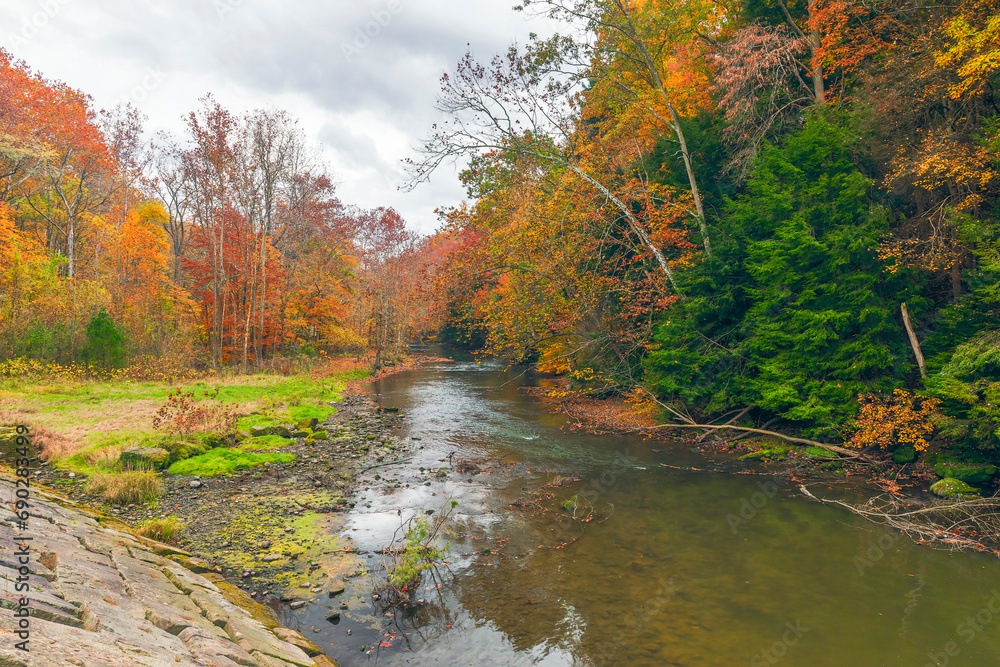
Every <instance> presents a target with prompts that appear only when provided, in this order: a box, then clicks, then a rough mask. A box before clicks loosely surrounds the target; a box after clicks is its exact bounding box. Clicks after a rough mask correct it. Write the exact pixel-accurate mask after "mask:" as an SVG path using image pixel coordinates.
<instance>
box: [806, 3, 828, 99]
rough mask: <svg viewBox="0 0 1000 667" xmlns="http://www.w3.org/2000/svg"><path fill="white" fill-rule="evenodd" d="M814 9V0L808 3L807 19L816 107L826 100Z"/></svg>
mask: <svg viewBox="0 0 1000 667" xmlns="http://www.w3.org/2000/svg"><path fill="white" fill-rule="evenodd" d="M815 8H816V0H810V1H809V18H810V21H809V23H810V25H811V28H810V30H809V50H810V51H812V59H811V62H810V64H811V65H812V80H813V95H815V96H816V101H815V103H816V106H822V105H823V104H824V103H825V100H826V87H825V85H824V84H823V65H822V63H821V62H820V59H819V52H820V49H822V48H823V41H822V39H820V36H819V30H817V29H816V27H815V24H814V23H813V21H812V17H813V12H814V10H815Z"/></svg>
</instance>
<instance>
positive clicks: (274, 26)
mask: <svg viewBox="0 0 1000 667" xmlns="http://www.w3.org/2000/svg"><path fill="white" fill-rule="evenodd" d="M514 2H515V0H291V1H288V0H286V1H285V2H280V1H277V0H3V2H2V3H0V45H3V47H4V48H6V49H7V50H8V51H10V52H11V53H12V54H13V55H14V56H15V57H17V58H20V59H23V60H25V61H27V63H28V64H29V65H30V66H31V67H33V68H34V69H36V70H38V71H41V72H42V73H43V74H44V75H45V76H46V77H48V78H50V79H58V80H61V81H65V82H66V83H68V84H69V85H71V86H73V87H74V88H78V89H80V90H83V91H84V92H87V93H89V94H90V95H92V96H93V98H94V102H95V106H96V107H98V108H111V107H113V106H115V105H116V104H117V103H118V102H122V101H129V100H131V101H132V102H133V103H135V104H136V105H137V106H138V107H139V108H140V109H141V110H142V111H143V112H144V113H145V114H146V115H147V116H148V117H149V121H148V124H147V129H148V130H150V131H159V130H167V131H171V132H173V133H175V134H180V133H181V132H182V129H183V127H182V122H181V117H182V115H183V114H185V113H186V112H188V111H191V110H193V109H195V108H196V107H197V105H198V98H200V97H202V96H203V95H205V94H206V93H208V92H211V93H212V94H213V95H215V97H216V98H217V99H218V100H219V101H220V102H221V103H222V104H223V105H224V106H226V107H228V108H229V109H230V110H232V111H245V110H250V109H253V108H258V107H268V106H274V107H279V108H284V109H287V110H289V111H290V112H292V113H293V114H295V115H296V116H297V117H298V118H299V119H300V120H301V121H302V124H303V127H304V128H305V130H306V132H307V133H308V134H309V135H310V136H311V137H312V138H313V139H314V140H315V141H316V142H317V143H319V144H322V146H323V147H324V152H325V155H326V158H327V161H328V162H329V164H330V165H331V167H332V169H333V171H334V174H335V176H336V179H337V181H338V182H339V184H340V186H339V194H340V197H341V199H343V200H344V201H345V202H347V203H350V204H356V205H359V206H362V207H366V208H368V207H374V206H381V205H384V206H393V207H395V208H396V209H397V210H399V211H400V212H401V213H402V214H403V216H404V217H405V218H406V219H407V220H408V221H409V223H410V224H411V226H412V227H413V228H415V229H418V230H420V231H423V232H430V231H433V229H434V228H435V227H436V224H437V223H436V219H435V216H434V213H433V211H434V209H435V208H436V207H438V206H442V205H445V206H447V205H455V204H457V203H459V202H460V201H461V199H462V195H463V191H462V188H461V187H460V185H459V184H458V181H457V178H456V175H455V173H454V171H453V170H451V169H450V168H448V169H442V170H441V171H440V172H439V173H438V174H436V176H435V177H434V178H433V180H432V181H431V182H430V183H429V184H424V185H421V186H420V187H419V188H417V189H416V190H415V191H413V192H410V193H405V192H400V191H399V190H398V189H397V188H398V186H399V184H400V183H401V182H402V181H403V179H404V175H403V172H402V169H401V165H400V160H401V159H402V158H405V157H407V156H408V155H410V154H411V151H412V147H413V146H415V145H417V143H418V142H419V140H420V139H421V137H423V136H424V135H425V134H426V133H427V131H428V130H429V128H430V126H431V124H432V123H434V122H436V121H437V120H438V119H439V118H438V115H437V113H436V112H435V110H434V99H435V95H436V93H437V91H438V80H439V78H440V76H441V74H443V73H444V72H445V71H451V70H452V69H453V68H454V65H455V63H456V62H457V61H458V59H459V58H460V57H461V56H462V54H463V53H464V52H465V51H466V49H467V48H470V46H471V48H472V50H473V52H474V53H475V54H476V55H477V56H478V57H480V58H483V59H488V58H489V56H491V55H492V54H494V53H496V52H500V51H502V50H504V48H505V47H506V46H507V45H508V44H509V43H510V42H512V41H520V42H524V41H525V40H526V39H527V36H528V34H529V33H530V32H537V33H542V34H544V33H546V32H548V31H549V30H550V29H551V25H550V24H547V23H546V22H545V21H544V20H542V19H529V18H528V17H526V16H525V15H523V14H521V13H517V12H513V11H512V10H511V7H512V6H513V4H514ZM365 33H367V34H365Z"/></svg>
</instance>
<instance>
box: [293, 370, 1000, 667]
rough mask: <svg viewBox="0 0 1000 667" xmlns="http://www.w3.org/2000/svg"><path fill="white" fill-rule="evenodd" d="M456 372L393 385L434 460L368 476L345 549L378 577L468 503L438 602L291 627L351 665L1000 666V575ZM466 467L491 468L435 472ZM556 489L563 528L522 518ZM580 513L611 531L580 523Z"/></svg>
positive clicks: (983, 563) (352, 611)
mask: <svg viewBox="0 0 1000 667" xmlns="http://www.w3.org/2000/svg"><path fill="white" fill-rule="evenodd" d="M446 354H448V353H446ZM450 354H451V356H453V357H455V359H456V361H455V362H454V363H450V364H445V363H442V364H438V365H434V366H431V367H428V368H424V369H420V370H416V371H412V372H408V373H403V374H399V375H395V376H392V377H390V378H388V379H386V380H383V381H380V382H378V383H374V386H373V388H374V391H375V392H377V393H378V394H379V401H380V402H381V404H382V405H384V406H397V407H399V408H401V409H402V410H403V411H404V414H405V415H406V419H405V420H404V426H403V427H402V429H401V430H400V431H399V433H398V437H399V438H400V439H402V440H406V441H409V442H411V443H413V445H414V446H415V447H416V449H415V450H414V454H413V456H412V457H410V458H409V459H408V460H407V462H406V463H405V464H404V465H401V466H397V467H394V468H388V469H383V470H376V471H372V472H370V473H368V475H369V480H370V482H371V483H370V484H369V485H368V486H367V490H366V491H364V492H363V493H362V494H361V495H360V496H359V497H358V499H357V500H358V502H357V505H356V507H355V508H354V510H353V511H352V514H351V516H350V519H349V522H348V524H347V528H346V531H345V534H346V535H347V536H349V537H350V538H351V539H352V540H353V541H354V542H355V543H356V544H357V546H358V548H359V549H360V550H361V552H362V555H363V556H366V562H367V563H369V564H370V566H369V569H370V570H371V571H373V572H378V570H379V566H378V563H379V561H380V557H379V556H378V555H376V554H375V553H374V552H376V551H377V550H379V549H383V548H384V547H386V546H388V545H389V543H390V542H391V541H392V538H393V534H394V532H395V531H396V530H397V529H398V528H399V526H400V524H401V522H402V521H403V520H405V519H406V518H408V517H410V516H413V515H414V514H415V513H425V512H426V511H427V510H436V511H437V512H442V511H444V509H445V508H447V506H448V504H449V502H450V501H451V500H456V501H458V506H457V508H456V509H455V510H454V513H453V515H452V523H453V526H454V532H455V536H454V537H453V538H452V544H451V547H450V552H449V554H448V557H447V564H446V565H442V566H441V567H439V568H438V569H437V570H436V571H435V572H433V573H427V574H425V577H424V581H423V585H422V588H421V590H420V591H419V592H418V594H417V597H418V598H420V599H422V600H424V603H423V604H422V605H419V606H418V608H417V609H415V610H412V611H408V612H393V611H391V610H389V611H387V610H384V609H380V608H378V607H375V606H372V602H371V597H370V590H369V589H368V587H369V586H370V580H368V579H366V578H356V579H353V580H351V582H350V584H349V586H348V591H347V593H346V596H347V597H346V599H347V604H348V606H349V609H347V610H345V611H344V612H343V617H342V619H341V620H340V622H339V623H338V624H336V625H332V624H330V623H329V622H327V621H326V620H325V618H324V616H325V614H324V609H323V608H320V607H318V606H317V607H313V608H307V609H305V610H301V611H299V612H286V613H285V615H284V616H283V620H284V621H285V622H286V623H289V624H292V625H293V626H297V627H301V628H303V632H304V633H305V634H306V635H307V636H309V638H310V639H313V640H314V641H316V642H317V643H319V644H321V645H324V648H327V647H329V648H330V654H331V655H333V656H336V657H337V658H338V660H340V662H341V664H342V665H344V667H351V666H353V665H376V664H378V665H476V666H484V665H547V666H548V665H552V666H556V665H595V666H596V665H651V666H658V665H685V666H688V667H700V666H709V665H712V666H717V665H751V666H752V667H754V666H758V665H777V664H781V665H788V666H794V665H808V666H811V667H817V666H825V665H831V666H834V665H836V666H838V667H840V666H844V665H860V666H875V665H913V666H914V667H920V666H922V665H944V664H948V665H969V666H973V665H975V666H983V665H998V664H1000V576H998V575H1000V563H998V562H997V560H996V559H995V558H993V557H990V556H987V555H983V554H974V553H952V552H945V551H936V550H932V549H929V548H926V547H922V546H919V545H916V544H913V543H912V542H911V541H910V540H908V539H906V538H903V537H902V536H901V535H899V534H898V533H896V532H893V531H890V530H885V529H882V528H881V527H878V526H875V525H873V524H871V523H868V522H865V521H864V520H862V519H860V518H859V517H856V516H854V515H853V514H850V513H848V512H846V511H844V510H842V509H839V508H836V507H831V506H826V505H821V504H818V503H815V502H810V501H809V500H807V499H806V498H805V497H803V496H802V495H801V494H800V493H799V492H798V491H797V489H796V485H795V484H794V483H793V482H790V481H788V480H787V479H778V478H772V477H769V476H761V475H745V474H740V473H741V472H742V471H743V470H742V468H741V467H736V466H732V467H731V469H726V470H723V471H721V472H720V471H718V466H716V465H714V464H712V463H710V462H709V461H708V460H707V459H706V458H705V457H704V456H703V455H701V454H700V453H698V452H697V451H693V450H692V449H691V447H690V445H683V444H673V445H669V444H668V445H664V443H662V442H657V441H644V440H643V439H642V438H640V437H619V436H594V435H587V434H581V433H579V432H576V431H572V430H570V429H568V428H566V424H567V420H566V418H565V417H563V416H561V415H558V414H552V413H551V412H550V411H549V410H548V408H547V407H546V406H545V405H544V404H542V403H541V402H540V401H539V400H538V399H536V398H533V397H532V396H530V395H528V394H526V393H525V392H523V391H520V390H519V387H520V386H524V385H535V384H537V383H538V382H544V379H540V378H538V377H535V376H533V375H531V374H523V372H522V371H520V370H513V369H505V368H504V367H502V366H500V365H497V364H494V363H488V362H483V363H477V362H475V361H474V360H471V359H470V358H468V357H465V356H463V355H461V354H459V353H450ZM417 439H418V440H417ZM654 449H658V450H661V451H659V452H657V451H654ZM662 450H665V451H662ZM453 453H454V457H453V458H452V459H450V460H449V459H448V456H449V455H451V454H453ZM460 458H475V459H477V460H480V461H482V462H483V463H482V465H483V466H486V467H488V470H487V471H485V472H482V473H480V474H467V473H458V472H454V471H452V472H450V473H449V474H448V475H447V477H439V476H437V475H436V474H434V473H432V471H436V470H438V469H440V468H442V467H445V468H450V467H451V465H452V464H453V463H454V461H456V460H458V459H460ZM661 463H662V464H666V465H669V466H674V467H664V466H661V465H660V464H661ZM421 468H423V471H421ZM677 468H682V469H681V470H678V469H677ZM691 468H696V469H698V470H691ZM710 469H711V470H710ZM713 470H714V471H713ZM375 474H378V475H379V477H380V478H381V479H380V480H379V481H378V483H376V482H375V480H374V475H375ZM561 478H579V480H580V481H578V482H575V483H573V484H569V485H567V486H558V484H559V482H558V480H559V479H561ZM553 481H556V484H551V483H552V482H553ZM545 484H550V486H549V487H546V489H545V491H549V492H551V494H552V497H551V498H550V499H548V500H547V501H543V502H542V503H541V504H540V507H541V509H540V508H539V506H535V505H531V504H528V505H527V506H523V507H516V506H512V505H511V503H513V502H515V501H517V500H518V499H522V500H524V499H525V498H529V499H530V498H532V497H533V496H532V492H535V491H537V490H538V489H540V488H541V487H542V486H543V485H545ZM813 490H814V492H816V493H817V494H819V495H822V494H823V493H826V494H828V495H838V496H843V495H844V494H845V493H847V492H846V491H845V490H844V489H842V488H830V489H828V488H827V487H826V486H825V485H823V486H818V487H813ZM574 495H575V496H577V506H576V512H577V514H578V516H582V517H586V516H587V515H590V516H591V520H590V521H589V522H583V521H580V520H579V519H576V520H574V519H572V518H571V517H570V516H569V515H570V513H571V512H570V511H564V510H562V509H560V507H559V505H560V504H561V503H562V502H564V501H567V500H570V499H571V498H572V496H574ZM570 507H571V510H572V506H570ZM560 519H561V520H560ZM311 627H316V628H317V631H316V632H314V633H310V632H309V630H308V628H311ZM362 646H364V649H362V648H361V647H362Z"/></svg>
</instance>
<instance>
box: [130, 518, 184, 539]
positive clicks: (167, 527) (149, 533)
mask: <svg viewBox="0 0 1000 667" xmlns="http://www.w3.org/2000/svg"><path fill="white" fill-rule="evenodd" d="M182 530H184V522H183V521H181V520H180V519H179V518H177V517H176V516H168V517H164V518H162V519H150V520H148V521H143V522H142V523H140V524H139V525H138V526H136V528H135V534H136V535H138V536H140V537H148V538H149V539H151V540H156V541H157V542H172V541H173V540H174V538H175V537H177V535H178V534H179V533H180V532H181V531H182Z"/></svg>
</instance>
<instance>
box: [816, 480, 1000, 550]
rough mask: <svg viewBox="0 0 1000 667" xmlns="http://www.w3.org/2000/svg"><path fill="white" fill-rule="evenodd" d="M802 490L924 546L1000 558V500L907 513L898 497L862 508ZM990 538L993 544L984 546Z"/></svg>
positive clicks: (955, 502) (876, 500) (942, 505)
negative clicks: (939, 545) (934, 544)
mask: <svg viewBox="0 0 1000 667" xmlns="http://www.w3.org/2000/svg"><path fill="white" fill-rule="evenodd" d="M799 491H801V492H802V494H803V495H804V496H806V497H807V498H809V499H810V500H815V501H816V502H819V503H824V504H828V505H838V506H840V507H843V508H844V509H846V510H848V511H850V512H852V513H854V514H857V515H858V516H860V517H863V518H864V519H867V520H868V521H871V522H872V523H879V524H882V525H886V526H889V527H891V528H895V529H896V530H899V531H902V532H903V533H906V534H907V535H909V536H910V537H911V538H913V539H914V540H916V541H917V542H919V543H921V544H931V543H938V544H941V545H943V546H944V547H945V548H948V549H973V550H975V551H990V552H993V553H994V554H995V555H996V556H998V557H1000V550H997V548H996V547H997V546H998V543H1000V498H996V497H994V498H975V499H972V500H951V501H942V502H938V503H934V504H932V505H929V506H927V507H920V508H918V509H908V510H904V509H903V505H902V503H901V502H900V500H899V499H898V498H894V497H892V496H876V497H874V498H871V499H870V500H868V501H867V502H866V503H864V504H862V505H852V504H851V503H848V502H844V501H843V500H829V499H826V498H818V497H816V496H815V495H814V494H813V493H812V492H811V491H809V489H807V488H806V487H805V486H801V485H800V486H799ZM968 535H973V536H976V535H978V536H980V537H981V538H987V539H989V541H990V542H991V543H992V545H987V544H984V543H983V541H982V540H981V539H973V538H972V537H969V536H968Z"/></svg>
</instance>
